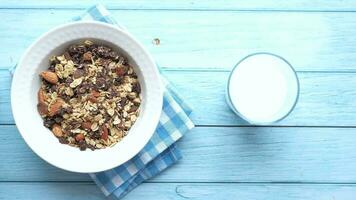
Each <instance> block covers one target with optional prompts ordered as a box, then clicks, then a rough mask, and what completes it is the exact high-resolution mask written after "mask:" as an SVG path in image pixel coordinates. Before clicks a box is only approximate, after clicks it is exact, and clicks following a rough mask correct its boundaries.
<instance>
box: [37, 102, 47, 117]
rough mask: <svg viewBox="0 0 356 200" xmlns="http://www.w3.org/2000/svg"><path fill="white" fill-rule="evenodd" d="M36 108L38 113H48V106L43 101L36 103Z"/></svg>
mask: <svg viewBox="0 0 356 200" xmlns="http://www.w3.org/2000/svg"><path fill="white" fill-rule="evenodd" d="M37 110H38V112H39V113H40V115H42V116H45V115H47V114H48V106H47V104H45V103H41V102H40V103H38V104H37Z"/></svg>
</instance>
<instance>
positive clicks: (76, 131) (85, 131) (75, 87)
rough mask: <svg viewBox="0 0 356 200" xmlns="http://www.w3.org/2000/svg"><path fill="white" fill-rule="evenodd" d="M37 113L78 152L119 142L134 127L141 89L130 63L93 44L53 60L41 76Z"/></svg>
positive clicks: (73, 47)
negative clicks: (78, 150) (77, 149)
mask: <svg viewBox="0 0 356 200" xmlns="http://www.w3.org/2000/svg"><path fill="white" fill-rule="evenodd" d="M40 77H41V87H40V89H39V91H38V105H37V108H38V112H39V114H40V115H41V117H42V118H43V124H44V126H45V127H47V128H49V129H50V130H51V131H52V133H53V134H54V136H56V137H57V138H58V140H59V142H60V143H62V144H68V145H70V146H74V147H78V148H79V149H80V150H86V149H87V148H90V149H91V150H95V149H103V148H106V147H110V146H113V145H115V144H117V143H118V142H119V141H120V140H122V138H123V137H125V136H126V135H127V134H128V131H129V129H130V128H131V126H132V125H133V124H134V123H135V121H136V119H137V117H138V114H139V110H140V109H139V108H140V104H141V97H140V93H141V87H140V83H139V81H138V79H137V75H136V73H135V72H134V70H133V68H132V66H130V64H129V63H128V61H127V59H126V58H125V57H124V56H122V55H120V54H119V53H118V52H116V51H115V50H113V49H111V48H109V47H108V46H105V45H98V44H95V43H93V42H92V41H90V40H86V41H84V42H82V43H77V44H73V45H71V46H69V47H68V48H67V49H66V51H65V52H64V53H63V54H62V55H58V56H53V57H51V58H50V65H49V68H48V69H47V70H46V71H42V72H41V73H40Z"/></svg>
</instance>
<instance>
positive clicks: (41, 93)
mask: <svg viewBox="0 0 356 200" xmlns="http://www.w3.org/2000/svg"><path fill="white" fill-rule="evenodd" d="M37 98H38V102H39V103H43V104H45V103H46V100H47V97H46V93H45V91H44V90H43V89H42V88H41V89H39V90H38V93H37Z"/></svg>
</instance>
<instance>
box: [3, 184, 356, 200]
mask: <svg viewBox="0 0 356 200" xmlns="http://www.w3.org/2000/svg"><path fill="white" fill-rule="evenodd" d="M1 190H3V191H6V192H4V193H1ZM355 195H356V187H355V185H349V184H341V185H330V184H322V185H318V184H304V185H303V184H218V183H214V184H207V183H154V184H153V183H144V184H142V185H140V187H138V188H136V189H135V190H134V191H133V192H131V193H129V194H128V195H127V196H126V197H125V198H124V199H125V200H131V199H132V200H141V199H142V200H151V199H152V200H157V199H170V200H183V199H192V200H210V199H211V200H216V199H221V200H231V199H239V200H251V199H254V200H266V199H274V200H285V199H290V200H299V199H303V200H314V199H316V198H317V199H322V200H334V199H340V200H341V199H342V200H353V199H354V197H355ZM0 199H1V200H12V199H37V200H47V199H71V200H79V199H86V200H99V199H100V200H104V199H106V198H105V197H104V196H103V194H102V193H101V192H100V191H99V189H98V187H97V186H95V185H94V184H93V183H91V184H90V183H7V184H4V183H0Z"/></svg>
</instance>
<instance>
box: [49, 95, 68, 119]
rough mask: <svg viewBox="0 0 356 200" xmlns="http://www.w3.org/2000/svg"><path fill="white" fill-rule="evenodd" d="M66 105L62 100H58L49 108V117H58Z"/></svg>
mask: <svg viewBox="0 0 356 200" xmlns="http://www.w3.org/2000/svg"><path fill="white" fill-rule="evenodd" d="M63 105H64V101H63V100H62V99H60V98H57V100H56V101H55V102H54V103H53V104H52V105H51V106H50V107H49V116H54V115H56V114H57V113H58V112H59V111H60V110H61V108H62V106H63Z"/></svg>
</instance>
